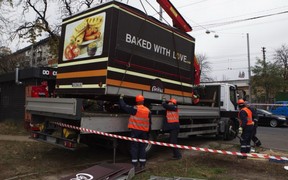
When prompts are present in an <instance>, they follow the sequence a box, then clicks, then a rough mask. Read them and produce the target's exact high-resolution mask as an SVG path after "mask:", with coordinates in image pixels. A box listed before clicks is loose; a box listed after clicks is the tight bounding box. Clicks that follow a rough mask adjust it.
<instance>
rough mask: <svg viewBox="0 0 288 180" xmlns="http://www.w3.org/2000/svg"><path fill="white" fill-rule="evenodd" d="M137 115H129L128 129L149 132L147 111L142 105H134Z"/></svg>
mask: <svg viewBox="0 0 288 180" xmlns="http://www.w3.org/2000/svg"><path fill="white" fill-rule="evenodd" d="M136 107H137V113H136V114H135V115H130V118H129V123H128V128H131V129H137V130H141V131H147V132H148V131H149V113H150V111H149V109H148V108H147V107H145V106H143V105H136Z"/></svg>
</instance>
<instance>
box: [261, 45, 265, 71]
mask: <svg viewBox="0 0 288 180" xmlns="http://www.w3.org/2000/svg"><path fill="white" fill-rule="evenodd" d="M262 53H263V68H264V72H265V73H266V48H265V47H262Z"/></svg>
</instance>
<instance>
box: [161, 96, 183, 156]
mask: <svg viewBox="0 0 288 180" xmlns="http://www.w3.org/2000/svg"><path fill="white" fill-rule="evenodd" d="M162 106H163V107H164V108H165V109H166V116H165V118H164V121H163V130H164V131H168V132H169V133H170V137H169V139H170V143H171V144H177V139H178V134H179V129H180V124H179V110H178V107H177V101H176V99H174V98H171V99H170V100H169V102H168V103H167V102H166V99H165V98H163V102H162ZM172 152H173V157H172V159H181V158H182V155H181V153H180V151H179V149H178V148H173V149H172Z"/></svg>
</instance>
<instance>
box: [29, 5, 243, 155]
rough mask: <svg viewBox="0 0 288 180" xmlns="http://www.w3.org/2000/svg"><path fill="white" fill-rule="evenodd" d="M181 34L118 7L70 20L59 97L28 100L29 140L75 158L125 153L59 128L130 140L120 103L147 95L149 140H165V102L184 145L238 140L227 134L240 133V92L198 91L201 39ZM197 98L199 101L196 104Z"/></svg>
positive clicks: (62, 47) (220, 88)
mask: <svg viewBox="0 0 288 180" xmlns="http://www.w3.org/2000/svg"><path fill="white" fill-rule="evenodd" d="M163 1H164V0H163ZM165 2H169V1H165ZM168 5H169V4H168ZM171 7H172V8H174V7H173V6H171ZM168 9H169V8H168ZM175 12H178V11H175ZM177 17H178V16H177ZM180 25H181V21H180ZM177 27H179V23H178V24H177ZM177 27H170V26H168V25H166V24H163V23H162V22H160V21H158V20H156V19H155V18H153V17H150V16H148V15H147V14H145V13H143V12H141V11H140V10H138V9H136V8H133V7H131V6H128V5H125V4H123V3H120V2H116V1H111V2H108V3H104V4H101V5H99V6H97V7H95V8H91V9H89V10H87V11H85V12H82V13H80V14H77V15H74V16H72V17H69V18H66V19H64V20H63V25H62V36H61V41H60V43H61V45H60V49H59V60H58V69H57V78H56V89H55V94H56V97H51V98H41V97H40V98H27V99H26V110H27V111H28V112H29V113H30V114H31V125H32V126H33V127H34V128H33V131H32V133H31V137H32V138H34V139H35V140H39V141H43V142H47V143H51V144H55V145H57V146H61V147H64V148H67V149H71V150H74V149H76V148H77V145H78V144H80V143H84V144H88V145H91V146H93V145H98V144H101V145H103V144H104V145H106V146H108V147H115V146H116V145H117V144H119V147H121V144H122V143H125V142H123V141H118V142H116V141H117V140H115V139H113V138H109V137H104V136H101V135H96V134H94V133H89V132H84V131H80V130H77V129H71V128H67V127H60V126H57V125H55V123H57V122H58V123H59V122H60V123H64V124H67V125H71V126H75V127H81V128H87V129H90V130H96V131H100V132H107V133H113V134H119V135H124V136H129V129H128V128H127V124H128V118H129V115H127V114H125V113H124V112H123V111H122V110H121V109H120V108H119V106H118V100H119V96H120V94H125V98H124V100H125V101H126V102H127V103H129V104H131V105H132V104H133V103H134V98H135V96H136V95H138V94H142V95H143V96H144V97H145V105H146V106H147V107H149V108H150V109H151V112H152V130H151V133H150V134H151V135H150V139H153V140H159V139H158V138H159V137H160V136H159V135H161V134H164V133H165V132H163V131H162V121H163V116H164V114H165V111H164V109H163V108H162V106H161V101H162V98H163V97H165V98H166V99H170V98H175V99H177V102H178V107H179V118H180V133H179V137H181V138H186V137H190V136H194V135H217V136H222V137H223V138H224V139H227V140H229V139H233V138H235V137H236V135H235V134H233V133H231V132H230V131H229V129H230V128H232V129H234V130H235V131H236V129H238V121H237V118H236V117H237V111H236V110H237V108H236V102H237V101H236V98H237V97H236V87H235V86H233V85H230V84H213V85H198V84H195V83H194V82H195V70H196V69H197V68H195V67H194V66H193V64H195V63H194V62H193V61H194V48H195V39H194V38H193V37H192V36H190V35H189V34H187V33H186V32H185V31H183V29H187V28H183V29H181V28H180V29H179V28H177ZM185 27H186V26H185ZM188 29H189V28H188ZM224 90H225V91H224ZM194 92H197V94H198V95H199V96H200V101H199V102H198V103H197V104H193V94H194ZM224 104H225V106H226V107H224ZM107 140H108V141H107ZM109 140H111V141H109ZM126 143H127V142H126ZM122 147H123V146H122ZM124 147H125V146H124ZM151 147H152V146H151V145H149V146H147V151H149V149H151Z"/></svg>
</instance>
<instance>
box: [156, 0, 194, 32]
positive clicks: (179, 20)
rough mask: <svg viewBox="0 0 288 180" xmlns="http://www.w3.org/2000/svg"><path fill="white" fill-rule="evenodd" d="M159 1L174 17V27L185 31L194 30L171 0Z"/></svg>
mask: <svg viewBox="0 0 288 180" xmlns="http://www.w3.org/2000/svg"><path fill="white" fill-rule="evenodd" d="M157 2H158V3H159V4H160V6H161V7H162V8H163V9H164V10H165V11H166V13H167V14H168V15H169V16H170V17H171V18H172V20H173V26H174V27H176V28H178V29H180V30H182V31H185V32H190V31H192V27H191V26H190V25H189V24H188V23H187V22H186V21H185V19H184V18H183V17H182V16H181V14H180V13H179V12H178V11H177V9H176V8H175V7H174V6H173V4H172V3H171V2H170V1H169V0H157Z"/></svg>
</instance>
